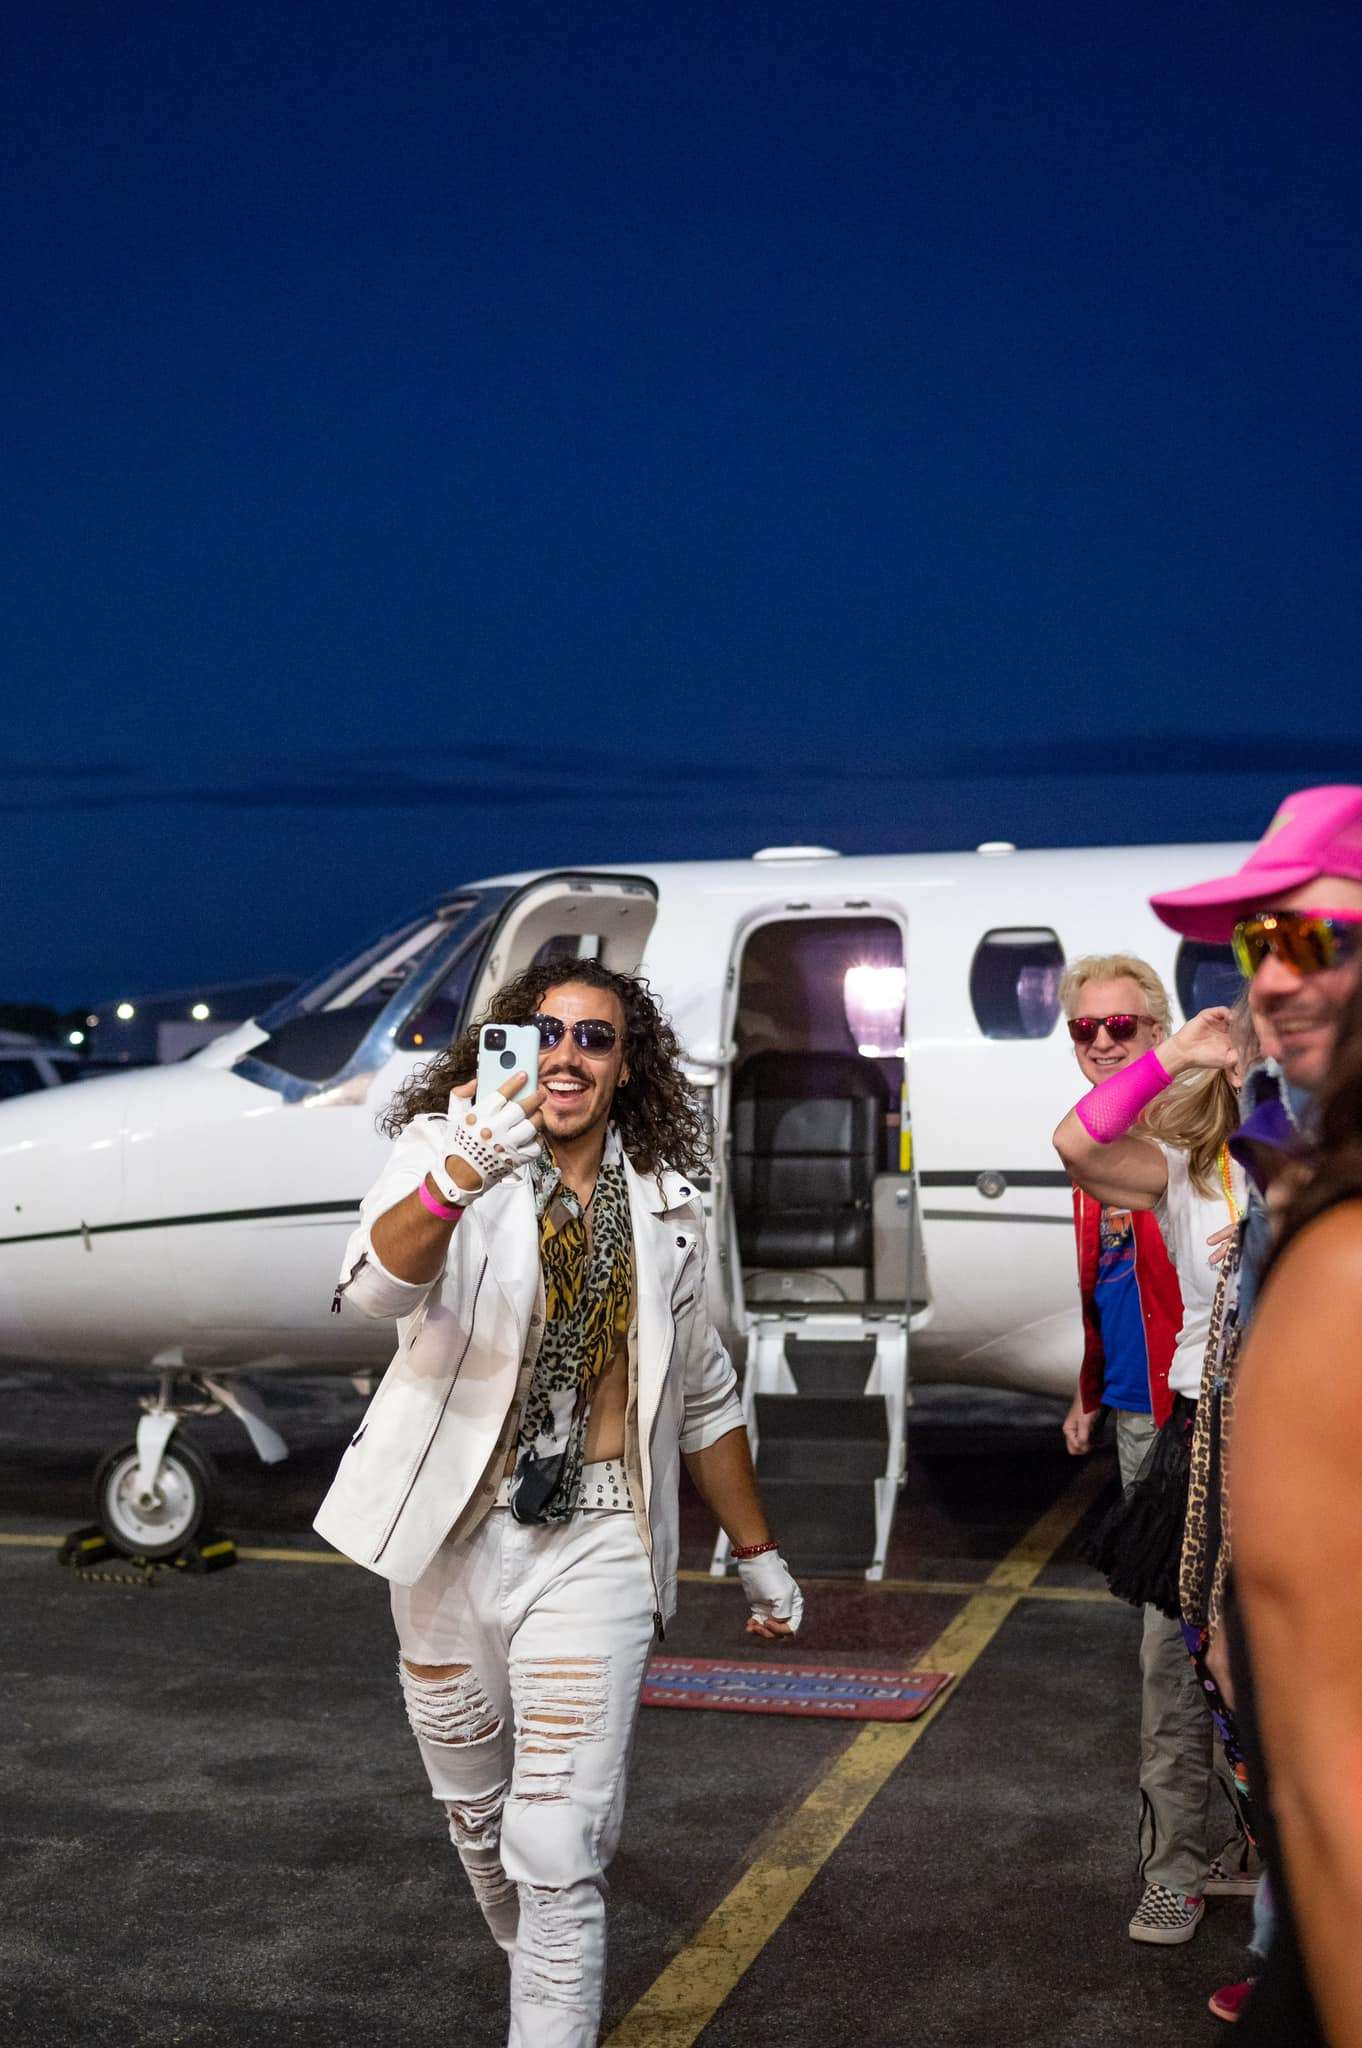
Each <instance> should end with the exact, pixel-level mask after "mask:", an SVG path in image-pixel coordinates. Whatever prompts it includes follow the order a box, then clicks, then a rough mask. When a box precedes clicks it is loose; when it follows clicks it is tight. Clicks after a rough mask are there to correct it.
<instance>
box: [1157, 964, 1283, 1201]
mask: <svg viewBox="0 0 1362 2048" xmlns="http://www.w3.org/2000/svg"><path fill="white" fill-rule="evenodd" d="M1230 1037H1231V1038H1232V1040H1233V1041H1234V1047H1235V1051H1236V1052H1237V1053H1238V1054H1239V1058H1240V1062H1241V1064H1242V1065H1243V1066H1244V1068H1245V1069H1247V1068H1249V1067H1251V1066H1252V1065H1253V1063H1254V1061H1255V1060H1256V1059H1257V1058H1258V1057H1259V1056H1260V1055H1259V1048H1258V1034H1257V1031H1256V1030H1255V1029H1254V1024H1253V1016H1252V1013H1251V1012H1250V1010H1249V1002H1248V991H1247V989H1246V990H1245V991H1244V993H1243V995H1241V996H1240V997H1239V998H1238V1000H1237V1001H1236V1002H1235V1005H1234V1007H1233V1009H1232V1010H1231V1011H1230ZM1238 1128H1239V1096H1238V1094H1237V1092H1236V1090H1235V1086H1234V1083H1233V1082H1232V1081H1231V1079H1230V1077H1229V1075H1228V1074H1227V1073H1226V1072H1225V1071H1224V1069H1223V1068H1221V1067H1216V1068H1212V1069H1211V1070H1209V1071H1208V1070H1207V1069H1206V1068H1204V1067H1202V1068H1198V1069H1196V1070H1194V1071H1193V1072H1191V1073H1188V1074H1180V1075H1179V1076H1178V1078H1177V1080H1176V1081H1174V1083H1173V1085H1172V1087H1171V1088H1166V1089H1165V1090H1164V1092H1163V1094H1162V1095H1159V1096H1157V1097H1156V1098H1155V1099H1154V1101H1153V1102H1151V1103H1150V1105H1149V1107H1148V1109H1146V1111H1145V1113H1144V1115H1143V1116H1142V1117H1141V1119H1140V1129H1141V1131H1142V1132H1148V1134H1149V1136H1150V1137H1151V1138H1158V1139H1161V1140H1162V1142H1163V1143H1164V1144H1165V1145H1173V1146H1176V1147H1177V1149H1178V1151H1180V1152H1185V1153H1186V1154H1187V1177H1188V1179H1189V1180H1190V1181H1191V1183H1192V1186H1193V1187H1194V1188H1195V1189H1196V1191H1197V1193H1198V1194H1201V1195H1214V1194H1215V1192H1216V1190H1217V1189H1218V1187H1219V1185H1220V1149H1221V1147H1222V1145H1224V1143H1225V1141H1226V1139H1227V1138H1231V1137H1233V1135H1234V1133H1235V1132H1236V1131H1237V1130H1238Z"/></svg>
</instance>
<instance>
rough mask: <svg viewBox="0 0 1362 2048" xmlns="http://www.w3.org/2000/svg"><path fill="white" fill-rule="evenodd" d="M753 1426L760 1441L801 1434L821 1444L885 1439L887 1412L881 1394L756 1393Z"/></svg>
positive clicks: (887, 1436)
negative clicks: (813, 1395) (812, 1395)
mask: <svg viewBox="0 0 1362 2048" xmlns="http://www.w3.org/2000/svg"><path fill="white" fill-rule="evenodd" d="M756 1409H757V1429H758V1432H759V1433H760V1436H761V1440H762V1443H763V1444H766V1443H768V1442H769V1441H770V1440H771V1438H773V1437H804V1438H807V1439H809V1440H810V1441H811V1442H814V1443H822V1442H824V1441H825V1440H826V1439H828V1438H829V1437H848V1438H860V1439H862V1440H870V1441H872V1442H874V1443H875V1444H877V1445H879V1446H880V1447H883V1446H884V1445H886V1444H887V1443H888V1442H889V1412H888V1410H887V1409H886V1407H885V1404H884V1397H883V1395H881V1394H836V1395H834V1394H824V1395H822V1396H821V1397H820V1398H818V1399H816V1400H812V1401H811V1400H809V1399H808V1397H807V1396H806V1395H804V1394H758V1395H757V1401H756Z"/></svg>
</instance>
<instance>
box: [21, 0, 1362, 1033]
mask: <svg viewBox="0 0 1362 2048" xmlns="http://www.w3.org/2000/svg"><path fill="white" fill-rule="evenodd" d="M7 44H8V47H7V54H6V60H5V77H4V80H3V84H0V148H2V149H3V152H4V157H5V166H6V169H5V204H4V207H3V209H0V234H2V235H3V237H4V243H5V247H4V258H5V276H6V280H7V292H6V297H7V310H6V316H5V320H4V323H3V332H2V333H0V359H3V363H4V371H5V410H6V415H7V433H6V452H5V458H4V468H5V476H6V497H7V500H8V510H9V519H8V521H7V528H8V533H7V545H6V547H5V550H4V562H3V576H4V586H5V604H4V618H5V632H4V657H5V667H6V671H7V674H8V681H9V688H8V690H7V692H6V696H7V726H8V737H9V745H8V747H7V748H6V750H5V755H6V758H5V763H4V768H3V785H2V786H0V805H2V806H3V809H4V813H5V823H6V834H5V842H6V854H7V857H6V861H5V873H6V880H7V886H6V887H5V889H4V892H3V903H4V910H3V927H2V928H0V935H2V936H3V943H4V949H5V954H6V959H5V967H4V973H3V976H0V997H4V998H10V999H19V998H31V999H35V1000H36V999H44V1000H49V1001H57V1002H62V1003H67V1002H77V1001H84V1000H93V999H97V998H100V997H104V996H106V995H109V994H111V993H115V992H118V991H120V990H123V989H129V990H145V989H149V988H155V987H168V986H172V985H179V984H184V983H188V982H192V981H195V980H204V979H227V978H230V977H236V976H248V975H252V974H255V973H266V972H273V971H277V970H284V971H293V970H296V971H297V972H299V973H302V972H304V971H307V970H310V969H311V968H313V967H315V966H316V965H318V964H319V962H320V961H321V960H322V959H323V958H325V957H327V956H329V955H330V954H333V953H336V952H338V951H341V950H343V949H344V947H345V946H346V945H347V944H348V943H349V942H350V941H351V940H352V939H354V940H358V939H359V938H361V937H363V936H364V934H365V932H366V931H367V930H368V929H369V928H370V927H375V926H377V925H378V924H380V923H381V922H382V921H383V920H384V919H385V918H386V917H388V916H389V915H390V914H391V913H394V912H400V911H402V910H405V909H406V908H408V907H414V906H416V905H418V904H419V903H420V902H422V901H423V900H424V899H426V898H427V897H429V896H430V895H432V894H434V893H435V892H436V891H437V890H439V889H442V888H445V887H447V886H451V885H453V884H455V883H458V882H459V881H462V880H466V879H468V878H469V877H470V876H473V875H477V874H486V873H492V872H497V871H501V870H504V869H508V868H515V867H521V866H538V865H541V864H544V863H548V862H555V863H561V862H571V863H580V862H586V861H593V860H605V859H614V860H643V859H648V858H662V857H673V858H674V857H678V856H683V855H702V856H703V855H719V854H746V853H749V852H751V851H752V850H753V849H754V848H755V847H757V846H760V845H763V844H767V843H770V842H772V841H787V840H791V839H801V840H802V839H808V838H814V839H819V840H823V841H826V842H827V843H829V844H832V845H834V846H840V847H843V848H844V849H846V850H847V851H873V850H878V849H890V848H902V849H913V848H918V847H924V848H937V847H947V846H952V845H969V844H973V843H974V842H975V841H976V840H978V839H980V838H985V837H989V838H993V837H1008V838H1013V839H1016V840H1018V841H1020V842H1022V843H1026V844H1033V845H1034V844H1043V843H1049V844H1056V843H1058V844H1064V843H1082V842H1084V841H1091V840H1106V841H1110V840H1131V841H1150V840H1158V839H1170V838H1178V839H1181V838H1191V839H1212V838H1223V837H1227V836H1239V835H1245V836H1248V835H1252V834H1256V832H1257V831H1258V830H1259V829H1260V828H1261V826H1262V825H1263V824H1264V823H1265V822H1266V820H1267V817H1268V815H1269V814H1270V812H1271V809H1272V807H1273V805H1274V802H1275V800H1276V798H1277V797H1278V796H1279V795H1280V794H1281V793H1282V792H1283V791H1284V790H1285V789H1288V788H1291V787H1294V786H1297V785H1299V784H1301V783H1304V782H1309V781H1319V780H1330V779H1362V712H1360V711H1359V702H1360V699H1362V693H1359V690H1358V685H1357V673H1358V644H1359V628H1360V627H1362V577H1360V576H1359V560H1360V559H1362V548H1360V547H1359V542H1360V541H1362V489H1360V486H1359V476H1360V475H1362V466H1360V462H1362V435H1360V434H1359V427H1360V426H1362V378H1360V377H1359V363H1360V362H1362V333H1360V332H1359V328H1360V326H1362V322H1360V320H1359V313H1360V312H1362V274H1360V273H1362V256H1360V255H1359V240H1358V231H1357V223H1358V220H1359V217H1362V122H1359V118H1358V107H1359V105H1360V104H1362V14H1359V12H1358V10H1357V8H1356V7H1355V6H1354V5H1352V4H1347V5H1305V4H1302V5H1292V6H1287V5H1286V4H1284V0H1277V4H1273V5H1264V4H1260V0H1206V4H1204V5H1199V6H1197V7H1196V8H1194V9H1189V8H1187V7H1186V6H1185V5H1178V6H1173V5H1165V4H1159V0H1151V4H1147V5H1145V6H1143V7H1140V8H1136V9H1127V10H1111V9H1097V10H1095V9H1094V8H1093V7H1092V6H1091V5H1090V4H1079V0H1072V4H1068V5H1062V4H1047V0H1040V4H1037V5H1036V6H1033V7H1030V8H1026V7H1017V6H1015V5H1010V4H997V5H990V4H986V0H957V4H955V5H954V6H952V7H951V8H942V7H939V6H931V7H928V6H913V5H899V6H892V7H891V6H873V5H868V6H865V7H862V8H859V9H857V8H850V9H848V8H846V7H841V6H838V7H834V6H832V5H808V4H798V0H780V4H779V5H754V6H739V7H732V6H724V7H717V6H708V5H703V4H700V5H695V6H684V7H682V6H670V5H663V6H661V7H652V8H622V7H619V6H609V7H607V6H593V5H590V4H582V0H574V4H572V5H570V6H569V5H564V6H551V5H546V4H525V5H516V4H514V0H509V4H508V0H499V4H496V5H491V4H484V0H472V4H469V0H461V4H459V5H457V6H449V5H444V6H439V7H436V6H427V5H423V4H420V0H385V4H384V5H383V6H381V7H380V6H377V5H362V4H358V0H328V4H327V5H326V6H325V7H322V6H317V5H308V4H306V0H304V4H302V5H299V6H295V7H284V8H281V7H280V6H279V5H278V4H277V0H269V4H264V0H234V4H233V5H231V6H230V7H223V6H218V5H209V4H206V0H178V4H175V5H137V4H135V0H134V4H132V5H130V6H128V7H120V8H116V9H114V8H96V7H94V6H91V5H83V6H66V7H63V6H61V5H55V4H54V5H51V6H48V5H44V6H42V7H37V8H29V9H26V10H20V11H19V12H18V13H16V14H14V15H13V16H12V17H11V19H10V21H9V24H8V28H7ZM1189 879H1191V878H1190V877H1189Z"/></svg>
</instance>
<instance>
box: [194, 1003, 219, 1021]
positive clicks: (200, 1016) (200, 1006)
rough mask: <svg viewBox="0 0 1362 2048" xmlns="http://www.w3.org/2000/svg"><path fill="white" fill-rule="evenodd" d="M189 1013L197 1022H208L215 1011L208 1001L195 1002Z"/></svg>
mask: <svg viewBox="0 0 1362 2048" xmlns="http://www.w3.org/2000/svg"><path fill="white" fill-rule="evenodd" d="M189 1014H190V1016H191V1017H192V1018H193V1019H194V1022H195V1023H196V1024H206V1023H207V1022H208V1019H209V1018H210V1017H211V1016H212V1014H213V1013H212V1011H211V1010H210V1009H209V1007H208V1005H207V1003H195V1005H194V1007H193V1009H192V1010H191V1011H190V1012H189Z"/></svg>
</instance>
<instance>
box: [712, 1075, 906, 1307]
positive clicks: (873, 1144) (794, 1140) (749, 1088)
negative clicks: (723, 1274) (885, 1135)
mask: <svg viewBox="0 0 1362 2048" xmlns="http://www.w3.org/2000/svg"><path fill="white" fill-rule="evenodd" d="M888 1097H889V1089H888V1084H887V1083H886V1081H885V1078H884V1075H883V1074H882V1073H881V1071H880V1069H879V1068H878V1067H877V1066H875V1065H874V1064H873V1063H872V1062H871V1061H870V1060H867V1059H864V1058H862V1057H861V1056H860V1054H858V1053H786V1052H761V1053H756V1054H754V1055H753V1057H752V1058H751V1059H749V1060H746V1061H744V1063H743V1065H742V1067H741V1068H740V1069H739V1071H738V1074H737V1076H736V1078H735V1080H734V1084H733V1117H732V1138H733V1144H732V1155H731V1156H732V1162H733V1192H734V1197H735V1201H736V1206H737V1213H738V1240H739V1244H740V1246H741V1248H742V1256H743V1262H744V1264H745V1265H748V1266H774V1267H786V1268H789V1267H808V1266H863V1267H865V1268H867V1269H869V1267H870V1265H871V1262H872V1257H873V1248H874V1240H873V1212H872V1204H871V1197H872V1190H873V1183H874V1179H875V1175H876V1173H877V1172H878V1170H879V1163H880V1150H881V1132H882V1130H883V1128H884V1115H885V1111H886V1109H887V1107H888Z"/></svg>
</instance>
